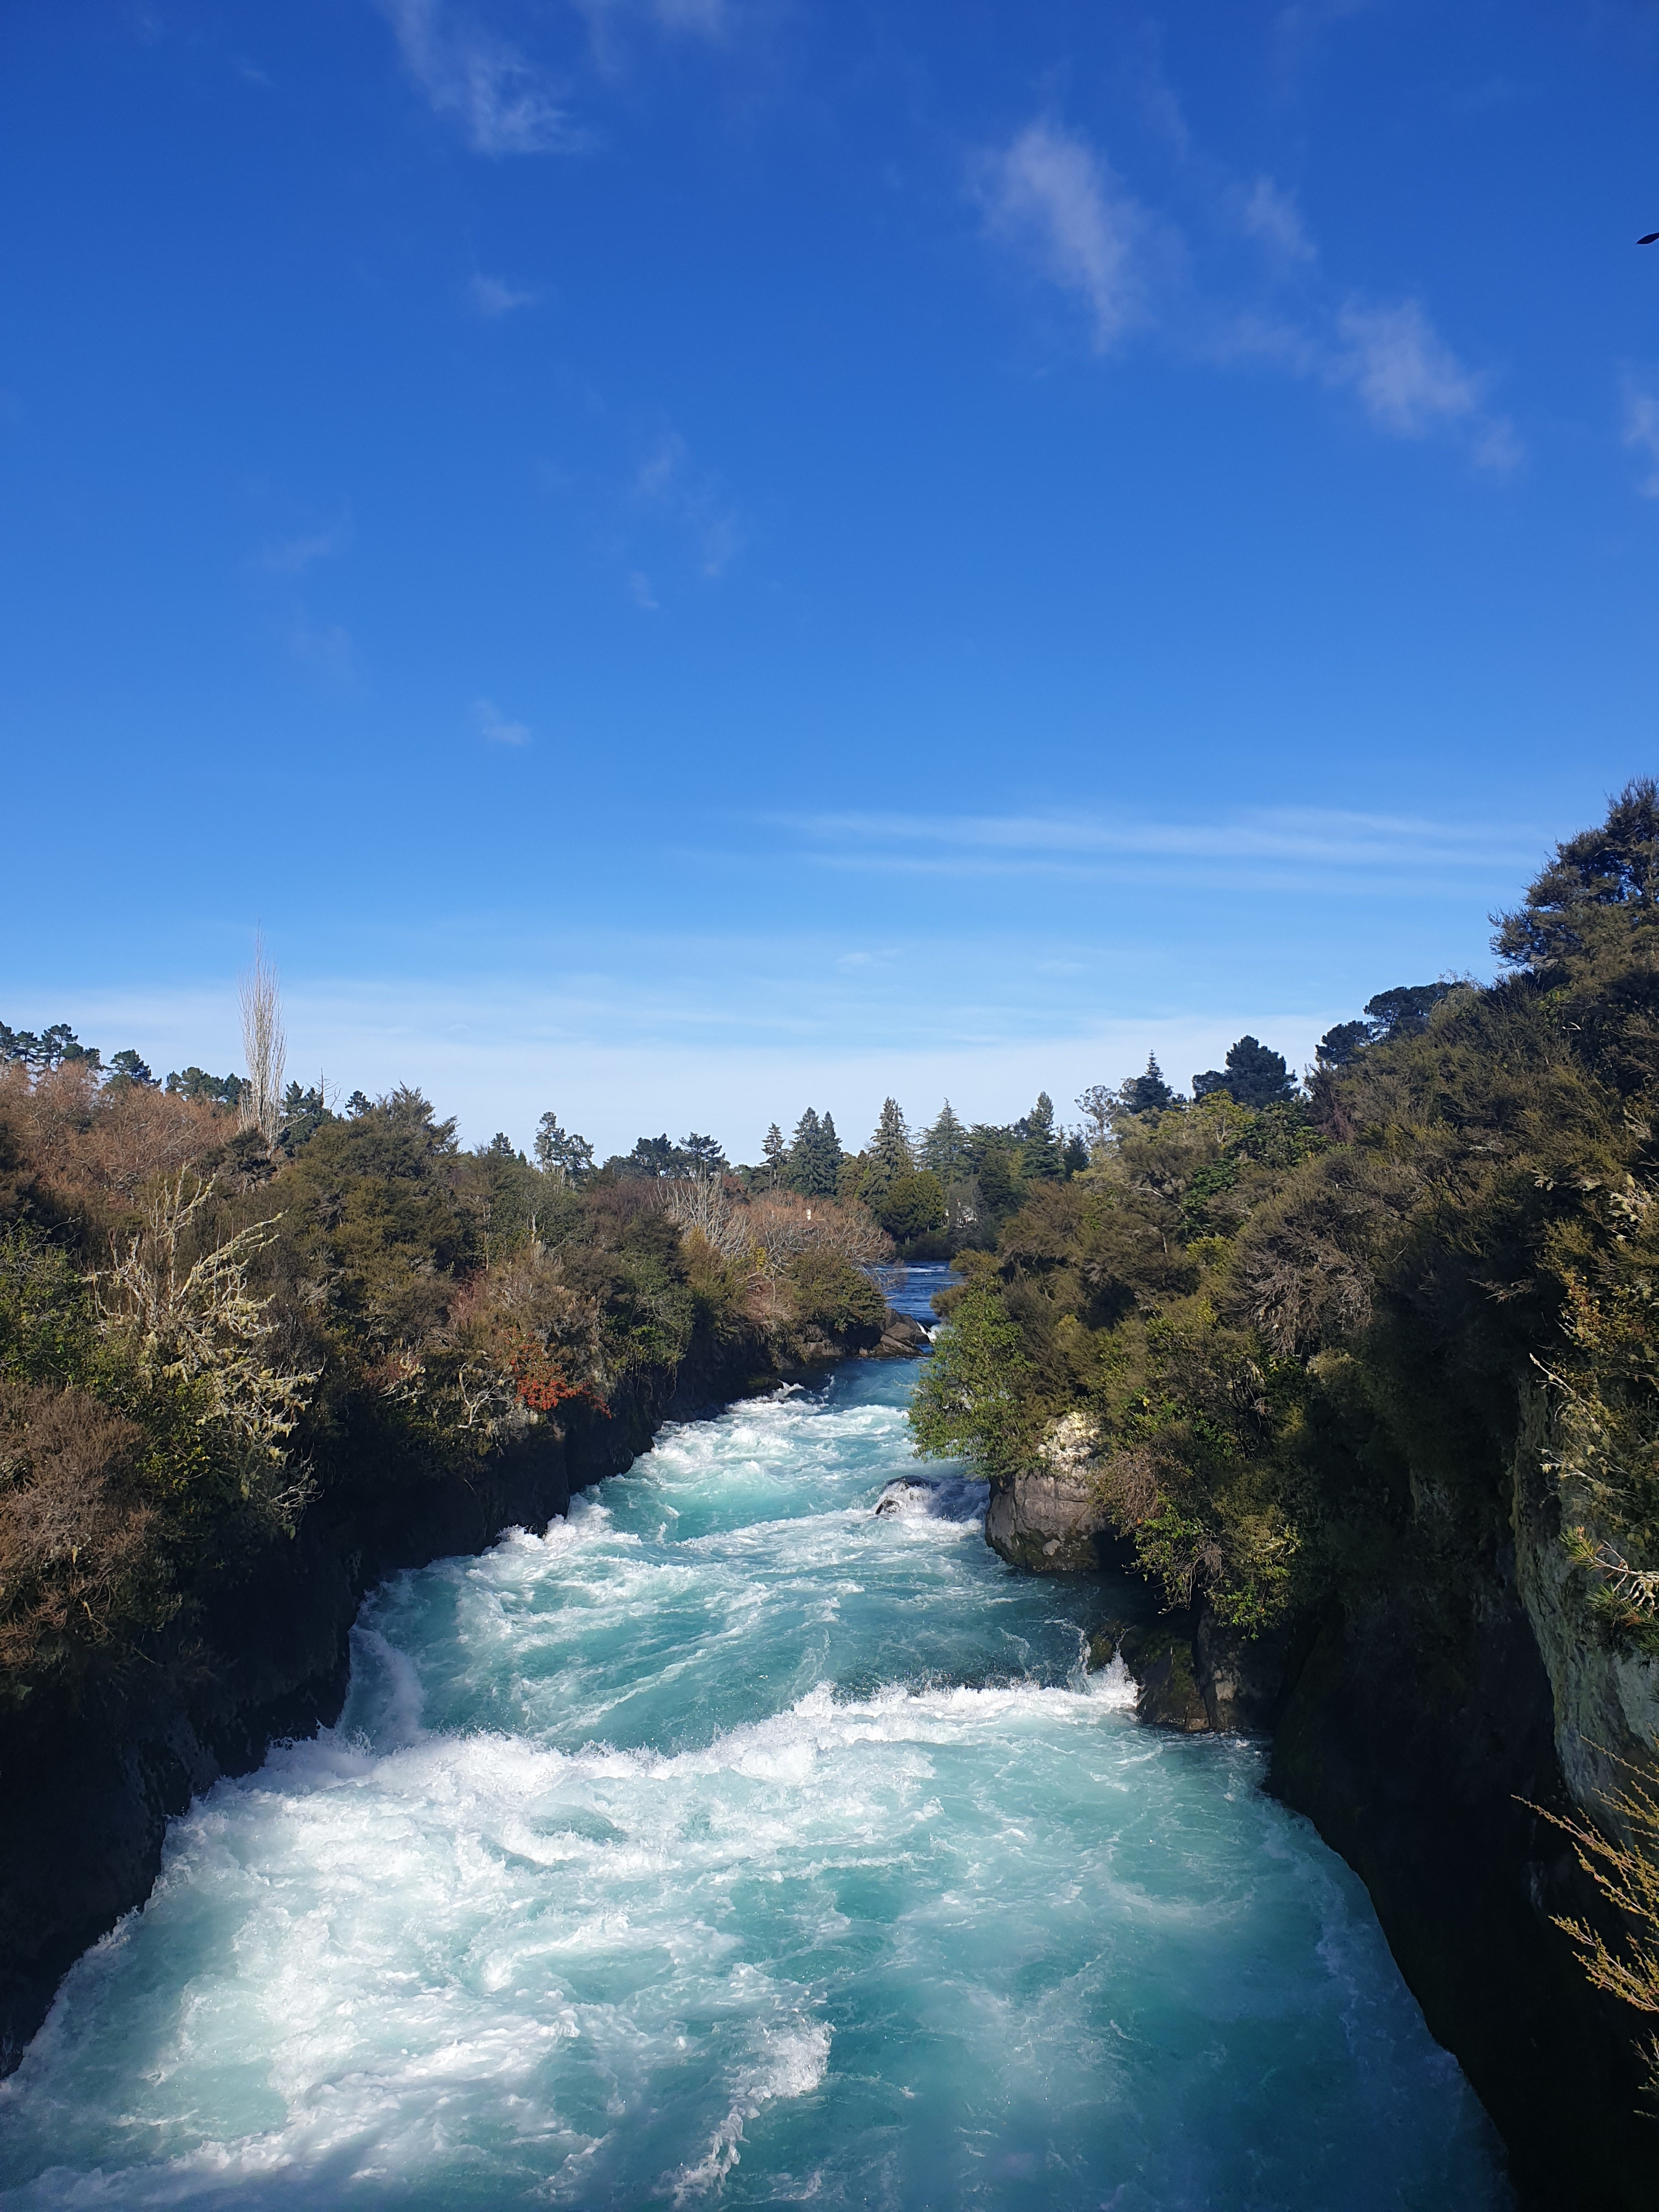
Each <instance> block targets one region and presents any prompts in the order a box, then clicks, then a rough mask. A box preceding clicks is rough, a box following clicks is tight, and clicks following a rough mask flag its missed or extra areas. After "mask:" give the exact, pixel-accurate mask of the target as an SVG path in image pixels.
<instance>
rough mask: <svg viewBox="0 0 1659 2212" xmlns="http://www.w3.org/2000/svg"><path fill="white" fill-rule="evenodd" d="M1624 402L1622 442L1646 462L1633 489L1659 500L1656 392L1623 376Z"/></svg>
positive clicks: (1658, 436)
mask: <svg viewBox="0 0 1659 2212" xmlns="http://www.w3.org/2000/svg"><path fill="white" fill-rule="evenodd" d="M1624 403H1625V405H1624V413H1625V424H1624V440H1625V443H1626V446H1628V447H1629V448H1630V449H1631V451H1632V453H1639V454H1641V456H1642V458H1643V459H1644V462H1645V463H1647V464H1649V468H1648V473H1647V474H1646V475H1645V476H1644V477H1643V478H1642V480H1641V482H1640V483H1638V486H1637V489H1638V491H1639V492H1640V493H1641V495H1642V496H1643V498H1644V499H1659V394H1656V393H1654V392H1650V391H1649V389H1648V388H1647V386H1645V385H1642V384H1638V382H1637V381H1636V380H1635V378H1634V377H1632V376H1626V379H1625V382H1624Z"/></svg>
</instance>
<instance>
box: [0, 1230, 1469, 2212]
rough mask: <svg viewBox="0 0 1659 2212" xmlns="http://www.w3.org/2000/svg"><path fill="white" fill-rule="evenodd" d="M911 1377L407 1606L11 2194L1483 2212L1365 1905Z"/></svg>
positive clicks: (98, 2003) (99, 2049)
mask: <svg viewBox="0 0 1659 2212" xmlns="http://www.w3.org/2000/svg"><path fill="white" fill-rule="evenodd" d="M931 1287H932V1281H931V1280H930V1276H929V1271H926V1270H913V1271H912V1274H911V1278H910V1282H909V1285H908V1297H907V1298H906V1299H905V1300H904V1301H903V1302H904V1303H907V1304H910V1305H911V1307H912V1309H913V1310H925V1299H926V1295H927V1291H928V1290H929V1289H930V1288H931ZM914 1377H915V1367H914V1365H912V1364H909V1363H897V1364H881V1365H877V1364H867V1363H866V1364H853V1365H849V1366H848V1367H845V1368H843V1369H842V1370H838V1371H837V1372H836V1374H834V1375H833V1376H831V1377H830V1378H829V1380H828V1381H827V1382H825V1383H823V1384H822V1385H820V1386H817V1387H814V1388H811V1389H797V1390H791V1391H788V1392H787V1393H781V1394H780V1395H778V1396H776V1397H775V1398H774V1399H772V1400H769V1401H761V1402H758V1403H751V1404H749V1405H745V1406H744V1407H740V1408H738V1409H737V1410H735V1411H732V1412H730V1413H726V1414H725V1415H723V1416H721V1417H720V1418H718V1419H711V1420H708V1421H702V1422H696V1423H690V1424H686V1425H682V1426H679V1427H676V1428H672V1429H670V1430H668V1431H665V1433H664V1434H663V1435H662V1437H660V1438H659V1441H658V1443H657V1445H656V1448H655V1449H654V1450H653V1451H652V1452H651V1453H649V1454H648V1455H647V1456H646V1457H645V1458H643V1459H641V1461H640V1462H638V1463H637V1464H636V1465H635V1468H633V1469H632V1471H631V1472H630V1473H629V1474H627V1475H624V1476H621V1477H618V1478H617V1479H616V1480H612V1481H610V1482H607V1483H605V1485H603V1486H601V1488H600V1489H599V1490H598V1491H596V1492H593V1493H592V1494H591V1495H589V1496H587V1497H585V1498H581V1499H580V1500H578V1501H577V1503H576V1504H575V1505H574V1508H573V1510H572V1511H571V1515H570V1517H569V1519H568V1521H563V1522H555V1524H554V1525H553V1527H552V1528H550V1530H549V1531H548V1533H547V1534H545V1535H541V1536H537V1535H527V1534H512V1535H509V1536H508V1537H507V1538H506V1539H505V1540H504V1541H502V1542H501V1543H500V1544H499V1545H497V1546H496V1547H495V1549H494V1550H493V1551H491V1552H489V1553H487V1554H486V1555H485V1556H483V1558H480V1559H452V1560H448V1561H445V1562H443V1563H441V1564H440V1565H436V1566H434V1567H430V1568H428V1569H426V1570H425V1571H422V1572H420V1573H417V1574H410V1575H404V1576H401V1577H398V1578H397V1579H396V1580H394V1581H393V1582H392V1583H389V1584H387V1585H386V1587H384V1588H383V1589H380V1591H379V1592H378V1593H377V1594H376V1595H374V1597H373V1598H372V1599H371V1600H370V1601H369V1602H368V1605H367V1606H366V1607H365V1608H364V1611H363V1613H362V1620H361V1621H360V1623H359V1625H358V1626H357V1628H356V1631H355V1632H354V1650H355V1665H354V1671H353V1675H352V1681H351V1689H350V1694H349V1701H348V1704H347V1706H346V1710H345V1712H344V1714H343V1717H342V1719H341V1721H340V1723H339V1725H338V1727H337V1728H335V1729H330V1730H328V1731H326V1732H325V1733H324V1734H323V1735H320V1736H319V1737H318V1738H316V1739H315V1740H314V1741H310V1742H306V1743H300V1744H295V1745H293V1746H291V1747H285V1748H283V1749H281V1750H278V1751H276V1752H275V1753H272V1755H271V1757H270V1759H268V1760H267V1762H266V1764H265V1765H264V1767H263V1768H262V1769H261V1770H260V1771H259V1772H258V1773H257V1774H254V1775H252V1776H250V1777H249V1778H246V1780H243V1781H240V1782H230V1783H224V1784H221V1785H220V1786H219V1787H218V1788H217V1789H216V1790H213V1791H212V1793H211V1794H210V1796H208V1797H207V1798H206V1799H204V1801H203V1802H200V1803H199V1804H197V1806H196V1807H195V1808H193V1809H192V1810H191V1812H190V1813H189V1814H187V1815H185V1817H184V1818H182V1819H181V1820H178V1821H176V1822H175V1823H174V1824H173V1829H172V1831H171V1834H170V1838H169V1841H168V1845H167V1860H166V1865H165V1868H164V1869H163V1872H162V1875H161V1881H160V1882H159V1883H158V1885H157V1887H156V1889H155V1894H154V1896H153V1897H152V1899H151V1900H150V1902H149V1905H147V1906H146V1907H145V1908H144V1909H143V1911H141V1912H137V1913H133V1914H131V1915H130V1916H129V1917H128V1918H127V1919H126V1920H125V1922H123V1923H122V1924H121V1925H120V1927H118V1929H116V1930H115V1932H114V1934H113V1935H112V1936H110V1937H109V1938H108V1940H107V1941H106V1942H104V1943H103V1944H101V1945H100V1946H99V1948H97V1949H96V1950H95V1951H94V1952H93V1953H91V1954H89V1955H88V1957H87V1958H85V1959H84V1960H82V1962H81V1963H80V1965H79V1966H76V1968H75V1970H74V1971H73V1972H72V1973H71V1974H70V1977H69V1978H68V1980H67V1981H66V1983H65V1984H64V1989H63V1990H62V1993H61V1995H60V1996H59V1998H58V2003H57V2005H56V2007H55V2008H54V2010H53V2012H52V2016H51V2018H50V2020H49V2021H48V2022H47V2024H46V2027H45V2028H44V2029H43V2030H42V2031H41V2033H40V2036H39V2037H38V2038H37V2039H36V2041H35V2043H34V2044H33V2046H32V2048H31V2049H30V2051H29V2052H28V2054H27V2057H26V2058H25V2060H24V2063H23V2065H22V2067H21V2069H20V2070H19V2072H18V2073H17V2074H16V2075H15V2076H14V2077H13V2078H12V2080H11V2081H9V2082H7V2083H6V2084H5V2085H4V2086H3V2087H0V2205H3V2206H5V2207H6V2208H8V2212H21V2208H24V2207H28V2208H37V2207H40V2208H44V2207H48V2206H51V2207H58V2206H70V2205H73V2206H96V2207H100V2208H111V2207H117V2208H121V2212H127V2208H138V2207H148V2206H161V2205H179V2206H190V2207H209V2206H236V2207H245V2208H258V2212H277V2208H282V2212H301V2208H304V2212H323V2208H334V2207H356V2206H361V2207H363V2208H366V2212H390V2208H393V2207H397V2208H405V2207H406V2208H410V2209H411V2212H413V2208H422V2212H439V2208H442V2209H443V2212H450V2208H457V2209H458V2212H459V2208H465V2207H474V2206H489V2207H494V2206H509V2205H513V2206H516V2205H526V2206H532V2205H567V2206H578V2207H586V2208H589V2212H599V2208H601V2207H604V2208H633V2207H646V2206H656V2205H662V2206H669V2207H700V2206H710V2207H716V2206H718V2207H732V2206H756V2205H786V2204H791V2205H793V2204H805V2203H811V2204H813V2205H815V2206H842V2205H848V2206H872V2207H889V2206H890V2207H895V2208H897V2207H906V2208H909V2207H916V2208H922V2207H928V2208H931V2207H939V2208H945V2207H953V2206H974V2207H986V2208H992V2207H998V2208H1000V2207H1007V2208H1015V2207H1018V2208H1019V2209H1020V2212H1050V2208H1055V2209H1056V2212H1057V2208H1067V2212H1070V2208H1079V2212H1081V2208H1085V2207H1086V2208H1095V2207H1101V2208H1107V2207H1109V2208H1112V2212H1152V2208H1158V2212H1165V2209H1166V2208H1167V2212H1175V2208H1177V2207H1180V2208H1187V2207H1193V2208H1197V2207H1206V2208H1215V2212H1245V2208H1252V2212H1254V2209H1255V2208H1262V2209H1263V2212H1265V2209H1266V2208H1269V2207H1285V2208H1291V2207H1294V2208H1305V2212H1330V2208H1344V2209H1345V2212H1346V2208H1355V2212H1358V2208H1371V2207H1375V2208H1378V2212H1381V2208H1383V2207H1420V2208H1422V2212H1449V2208H1466V2207H1467V2208H1473V2207H1484V2206H1498V2205H1503V2204H1506V2203H1508V2201H1509V2199H1508V2196H1507V2192H1506V2191H1505V2188H1504V2184H1503V2182H1502V2180H1501V2179H1500V2178H1499V2168H1498V2157H1497V2154H1496V2149H1495V2146H1494V2142H1493V2140H1492V2135H1491V2132H1490V2130H1489V2129H1488V2127H1487V2125H1486V2121H1485V2119H1484V2117H1483V2115H1482V2114H1481V2112H1480V2107H1479V2106H1478V2105H1477V2104H1476V2103H1475V2100H1474V2097H1473V2096H1472V2094H1471V2093H1470V2092H1469V2090H1468V2087H1467V2085H1466V2084H1465V2083H1464V2081H1463V2079H1462V2075H1460V2073H1459V2071H1458V2069H1457V2068H1456V2066H1455V2064H1454V2063H1453V2062H1452V2061H1451V2059H1450V2058H1449V2057H1447V2056H1446V2054H1445V2053H1444V2052H1443V2051H1440V2050H1439V2049H1438V2048H1437V2046H1436V2045H1435V2044H1434V2043H1433V2042H1432V2041H1431V2039H1430V2037H1429V2035H1428V2033H1427V2031H1426V2030H1425V2027H1424V2025H1423V2021H1422V2019H1421V2016H1420V2015H1419V2012H1418V2009H1417V2007H1416V2005H1415V2003H1414V2002H1413V2000H1412V1998H1411V1996H1410V1995H1409V1993H1408V1992H1407V1990H1406V1989H1405V1987H1404V1986H1403V1984H1401V1979H1400V1977H1399V1975H1398V1973H1397V1972H1396V1971H1395V1966H1394V1964H1393V1961H1392V1960H1391V1959H1390V1957H1389V1952H1388V1948H1387V1947H1386V1945H1385V1944H1384V1942H1383V1937H1382V1935H1381V1933H1380V1932H1379V1930H1378V1929H1377V1926H1376V1920H1375V1917H1373V1915H1372V1913H1371V1911H1370V1905H1369V1903H1368V1900H1367V1899H1366V1897H1365V1893H1364V1890H1363V1889H1362V1888H1361V1887H1360V1885H1359V1884H1358V1881H1356V1880H1355V1879H1354V1877H1353V1876H1352V1875H1351V1874H1350V1873H1349V1872H1348V1870H1347V1869H1346V1867H1344V1866H1343V1864H1342V1863H1340V1860H1338V1859H1337V1858H1335V1857H1334V1856H1333V1855H1332V1853H1330V1852H1329V1851H1328V1850H1326V1849H1325V1848H1324V1847H1323V1845H1322V1844H1321V1843H1320V1842H1319V1840H1318V1838H1316V1836H1315V1835H1314V1833H1313V1832H1312V1831H1311V1830H1310V1828H1309V1827H1308V1826H1307V1825H1306V1823H1305V1822H1304V1821H1302V1820H1298V1819H1297V1817H1295V1816H1294V1815H1293V1814H1289V1813H1287V1812H1285V1810H1284V1809H1283V1808H1281V1807H1279V1806H1278V1805H1276V1804H1275V1803H1274V1802H1272V1801H1271V1800H1270V1799H1268V1798H1267V1797H1266V1796H1264V1795H1263V1794H1262V1789H1261V1784H1262V1778H1263V1772H1264V1753H1263V1751H1262V1749H1261V1747H1260V1746H1258V1745H1256V1744H1254V1743H1249V1742H1243V1741H1225V1740H1218V1739H1212V1738H1204V1737H1200V1738H1188V1737H1178V1736H1174V1735H1168V1734H1164V1733H1160V1732H1158V1730H1155V1729H1146V1728H1143V1727H1141V1726H1140V1725H1139V1723H1137V1721H1136V1720H1135V1717H1134V1715H1133V1709H1132V1705H1131V1702H1130V1692H1129V1689H1128V1686H1127V1681H1126V1680H1125V1679H1124V1678H1123V1676H1122V1674H1121V1668H1116V1667H1113V1668H1108V1669H1105V1670H1103V1671H1100V1672H1097V1673H1096V1674H1089V1673H1087V1672H1086V1671H1085V1663H1084V1662H1085V1650H1086V1632H1087V1631H1088V1630H1089V1629H1090V1628H1091V1626H1096V1625H1097V1624H1098V1622H1099V1621H1100V1620H1103V1619H1104V1618H1106V1617H1108V1616H1109V1615H1110V1614H1111V1613H1112V1612H1113V1611H1114V1609H1115V1607H1116V1609H1119V1610H1121V1607H1122V1606H1123V1604H1124V1603H1125V1602H1127V1601H1130V1600H1129V1599H1128V1595H1127V1593H1126V1592H1124V1591H1114V1590H1113V1589H1112V1588H1111V1586H1110V1585H1109V1583H1097V1582H1094V1581H1092V1580H1091V1581H1088V1582H1079V1583H1054V1582H1044V1581H1040V1580H1034V1579H1030V1578H1027V1577H1020V1576H1018V1575H1017V1574H1015V1573H1013V1572H1012V1571H1011V1570H1010V1569H1008V1568H1007V1567H1006V1566H1005V1565H1003V1564H1002V1563H1001V1562H1000V1560H999V1559H997V1558H996V1557H995V1556H994V1554H993V1553H991V1552H990V1551H989V1550H988V1549H987V1547H986V1545H985V1542H984V1540H983V1536H982V1534H981V1515H982V1511H983V1506H984V1492H983V1490H982V1488H981V1486H978V1485H976V1484H974V1483H971V1482H969V1481H967V1480H963V1478H962V1477H961V1476H960V1474H951V1473H950V1472H949V1471H944V1472H941V1471H939V1470H938V1469H924V1468H918V1467H917V1466H916V1464H915V1462H913V1461H912V1460H911V1459H910V1457H909V1451H908V1436H907V1432H906V1430H905V1426H904V1418H903V1407H904V1401H905V1398H906V1395H907V1394H908V1389H909V1387H910V1384H911V1383H912V1382H913V1380H914ZM918 1475H920V1476H921V1477H923V1478H924V1480H925V1481H926V1483H927V1487H925V1488H922V1489H919V1490H901V1491H898V1492H888V1490H887V1486H888V1485H889V1484H890V1483H893V1482H895V1481H896V1480H902V1479H903V1478H907V1477H909V1478H915V1477H916V1476H918ZM884 1494H886V1495H887V1496H888V1497H889V1498H890V1499H891V1501H892V1502H891V1504H890V1509H889V1510H886V1511H884V1512H879V1513H878V1511H877V1510H876V1508H877V1506H878V1503H880V1502H881V1500H882V1499H883V1498H884Z"/></svg>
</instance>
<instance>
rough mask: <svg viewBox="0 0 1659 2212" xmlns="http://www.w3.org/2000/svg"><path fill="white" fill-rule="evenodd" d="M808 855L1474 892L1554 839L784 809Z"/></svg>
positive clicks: (1316, 816) (1282, 819) (926, 867)
mask: <svg viewBox="0 0 1659 2212" xmlns="http://www.w3.org/2000/svg"><path fill="white" fill-rule="evenodd" d="M780 826H781V827H784V828H787V829H789V830H791V831H793V833H794V835H795V836H796V837H797V838H798V839H799V841H800V844H801V846H802V847H803V848H804V849H805V856H806V857H808V858H810V859H811V860H816V861H817V862H818V863H819V864H820V865H821V866H829V867H835V868H842V869H851V870H857V871H861V872H873V873H883V872H890V873H896V874H910V875H939V876H950V875H959V876H985V875H1046V876H1051V877H1053V876H1058V877H1062V878H1075V879H1079V880H1100V879H1103V878H1108V877H1133V878H1135V879H1136V880H1146V879H1148V878H1151V879H1155V880H1156V879H1165V880H1168V881H1170V882H1171V883H1175V882H1182V883H1188V882H1190V881H1192V880H1193V879H1194V877H1195V876H1197V877H1200V878H1202V879H1203V880H1204V881H1206V882H1207V883H1217V882H1226V883H1229V884H1236V885H1238V886H1241V887H1244V888H1259V889H1262V890H1287V889H1290V890H1294V889H1298V888H1299V889H1303V890H1318V891H1321V892H1328V891H1330V890H1351V891H1353V892H1355V893H1359V894H1369V893H1370V892H1373V891H1375V890H1378V889H1379V888H1381V887H1383V885H1385V884H1401V883H1411V884H1413V885H1414V886H1415V887H1417V888H1418V889H1419V890H1432V888H1433V887H1434V884H1435V883H1436V880H1437V879H1441V880H1443V881H1444V883H1445V884H1446V886H1447V888H1448V890H1456V891H1457V892H1458V893H1459V894H1460V895H1463V896H1467V892H1468V884H1469V880H1470V876H1471V873H1472V872H1473V873H1475V874H1481V873H1484V872H1491V873H1492V875H1493V876H1494V877H1502V878H1509V877H1511V876H1513V874H1514V873H1515V872H1516V869H1517V868H1524V867H1526V866H1529V865H1532V864H1534V863H1535V862H1536V861H1537V860H1538V858H1539V856H1540V854H1541V851H1542V850H1543V849H1544V847H1545V842H1546V841H1544V840H1542V839H1541V838H1538V837H1535V836H1532V835H1530V834H1529V833H1528V832H1527V831H1526V830H1524V829H1514V828H1507V829H1506V828H1501V827H1494V826H1492V825H1489V824H1486V823H1451V822H1437V821H1433V820H1428V819H1419V818H1416V817H1404V816H1395V815H1378V814H1362V813H1355V812H1346V811H1341V810H1337V809H1323V808H1313V807H1280V808H1262V809H1252V810H1248V811H1241V812H1239V813H1237V814H1235V815H1232V816H1230V817H1226V818H1225V819H1222V820H1218V821H1210V822H1205V821H1187V822H1179V821H1164V822H1160V821H1149V820H1146V819H1135V818H1133V817H1128V816H1122V817H1109V816H1095V817H1089V816H1069V815H1068V816H1050V815H1040V814H1023V815H957V816H945V817H933V816H924V815H914V816H913V815H905V814H854V813H848V814H823V815H796V816H790V817H783V818H782V820H781V823H780Z"/></svg>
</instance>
